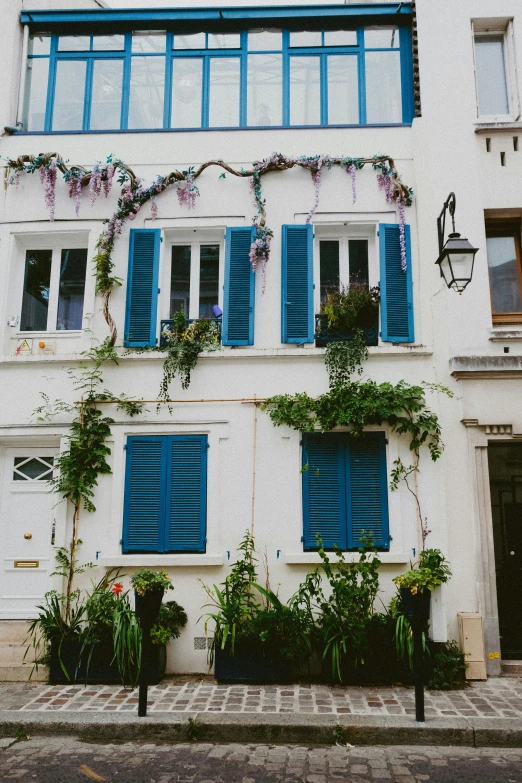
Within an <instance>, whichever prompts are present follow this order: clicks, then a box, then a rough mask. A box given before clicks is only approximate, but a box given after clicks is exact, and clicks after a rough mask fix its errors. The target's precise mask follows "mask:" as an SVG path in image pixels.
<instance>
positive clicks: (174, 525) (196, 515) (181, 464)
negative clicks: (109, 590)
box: [122, 435, 208, 553]
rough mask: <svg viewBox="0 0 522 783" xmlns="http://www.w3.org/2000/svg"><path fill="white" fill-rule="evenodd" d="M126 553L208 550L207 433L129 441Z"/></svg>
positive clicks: (155, 436) (124, 526)
mask: <svg viewBox="0 0 522 783" xmlns="http://www.w3.org/2000/svg"><path fill="white" fill-rule="evenodd" d="M126 449H127V462H126V469H125V502H124V510H123V541H122V544H123V552H124V553H132V552H204V551H205V548H206V540H207V539H206V517H207V450H208V442H207V436H206V435H150V436H145V435H144V436H141V435H137V436H130V437H128V438H127V445H126Z"/></svg>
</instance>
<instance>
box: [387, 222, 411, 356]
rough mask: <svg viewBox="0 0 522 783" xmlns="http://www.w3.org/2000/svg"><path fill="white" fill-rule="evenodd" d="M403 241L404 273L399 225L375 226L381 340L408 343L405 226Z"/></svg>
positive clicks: (408, 253)
mask: <svg viewBox="0 0 522 783" xmlns="http://www.w3.org/2000/svg"><path fill="white" fill-rule="evenodd" d="M404 239H405V242H406V271H403V270H402V267H401V243H400V230H399V226H398V225H397V224H396V223H381V224H380V225H379V248H380V253H379V255H380V267H381V281H380V285H381V337H382V339H383V340H384V341H385V342H391V343H412V342H414V340H415V332H414V325H413V287H412V276H411V243H410V227H409V226H404Z"/></svg>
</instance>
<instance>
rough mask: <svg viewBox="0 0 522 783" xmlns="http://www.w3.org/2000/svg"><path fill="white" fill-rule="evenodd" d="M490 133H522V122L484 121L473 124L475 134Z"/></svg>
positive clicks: (508, 120)
mask: <svg viewBox="0 0 522 783" xmlns="http://www.w3.org/2000/svg"><path fill="white" fill-rule="evenodd" d="M491 131H520V132H522V122H521V121H520V120H511V119H505V120H494V119H492V120H486V121H483V122H480V121H479V122H476V123H475V133H491Z"/></svg>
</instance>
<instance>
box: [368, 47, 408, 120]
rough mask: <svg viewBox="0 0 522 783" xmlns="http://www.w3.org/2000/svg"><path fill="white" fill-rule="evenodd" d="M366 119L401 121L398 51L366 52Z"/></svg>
mask: <svg viewBox="0 0 522 783" xmlns="http://www.w3.org/2000/svg"><path fill="white" fill-rule="evenodd" d="M366 121H367V122H368V123H396V122H402V94H401V60H400V56H399V52H366Z"/></svg>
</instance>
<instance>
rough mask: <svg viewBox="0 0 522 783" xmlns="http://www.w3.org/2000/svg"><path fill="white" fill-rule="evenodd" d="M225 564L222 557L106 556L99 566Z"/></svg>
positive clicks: (171, 566) (175, 566)
mask: <svg viewBox="0 0 522 783" xmlns="http://www.w3.org/2000/svg"><path fill="white" fill-rule="evenodd" d="M224 562H225V556H224V555H151V554H143V555H112V556H111V555H107V557H101V558H100V560H99V561H98V563H99V565H102V566H104V567H107V568H114V567H117V566H119V567H120V568H122V567H125V566H127V567H130V566H155V567H161V568H178V567H180V566H181V567H183V566H185V567H190V566H197V567H198V568H201V567H202V566H221V565H223V564H224Z"/></svg>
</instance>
